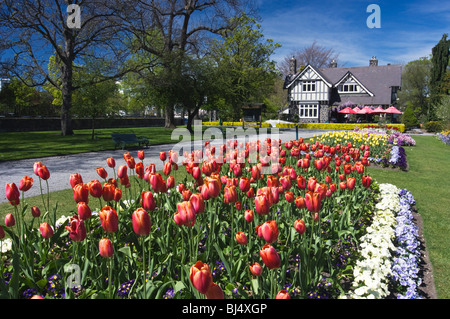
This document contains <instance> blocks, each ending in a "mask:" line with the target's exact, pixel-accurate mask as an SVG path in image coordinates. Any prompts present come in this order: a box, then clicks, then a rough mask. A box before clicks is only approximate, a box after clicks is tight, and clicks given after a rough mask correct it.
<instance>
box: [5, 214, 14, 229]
mask: <svg viewBox="0 0 450 319" xmlns="http://www.w3.org/2000/svg"><path fill="white" fill-rule="evenodd" d="M15 224H16V219H15V218H14V215H13V214H11V213H8V214H6V216H5V226H6V227H13V226H14V225H15Z"/></svg>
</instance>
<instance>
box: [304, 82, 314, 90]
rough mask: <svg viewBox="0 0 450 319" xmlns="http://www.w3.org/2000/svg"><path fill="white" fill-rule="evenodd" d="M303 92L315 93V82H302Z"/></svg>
mask: <svg viewBox="0 0 450 319" xmlns="http://www.w3.org/2000/svg"><path fill="white" fill-rule="evenodd" d="M302 84H303V85H302V89H303V92H316V81H303V83H302Z"/></svg>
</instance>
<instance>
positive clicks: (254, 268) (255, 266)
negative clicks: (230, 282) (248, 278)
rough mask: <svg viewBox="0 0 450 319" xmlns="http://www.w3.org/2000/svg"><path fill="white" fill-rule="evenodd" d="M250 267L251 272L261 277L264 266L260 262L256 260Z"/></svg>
mask: <svg viewBox="0 0 450 319" xmlns="http://www.w3.org/2000/svg"><path fill="white" fill-rule="evenodd" d="M249 267H250V272H251V273H252V275H253V276H256V277H259V276H261V274H262V267H261V265H260V264H259V263H257V262H254V263H253V264H252V265H251V266H249Z"/></svg>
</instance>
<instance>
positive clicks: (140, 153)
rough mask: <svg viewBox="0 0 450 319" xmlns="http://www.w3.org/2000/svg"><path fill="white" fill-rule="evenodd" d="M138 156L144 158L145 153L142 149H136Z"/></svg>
mask: <svg viewBox="0 0 450 319" xmlns="http://www.w3.org/2000/svg"><path fill="white" fill-rule="evenodd" d="M137 155H138V158H139V159H140V160H141V161H143V160H144V159H145V153H144V151H143V150H140V151H138V154H137Z"/></svg>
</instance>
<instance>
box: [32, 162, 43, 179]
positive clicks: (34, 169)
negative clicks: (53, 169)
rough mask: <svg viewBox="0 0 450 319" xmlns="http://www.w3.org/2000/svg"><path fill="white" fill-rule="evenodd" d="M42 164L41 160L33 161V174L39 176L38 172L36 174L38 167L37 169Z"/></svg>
mask: <svg viewBox="0 0 450 319" xmlns="http://www.w3.org/2000/svg"><path fill="white" fill-rule="evenodd" d="M42 165H44V164H42V163H41V162H35V163H34V164H33V172H34V174H35V175H36V176H39V174H38V169H39V167H41V166H42Z"/></svg>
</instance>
